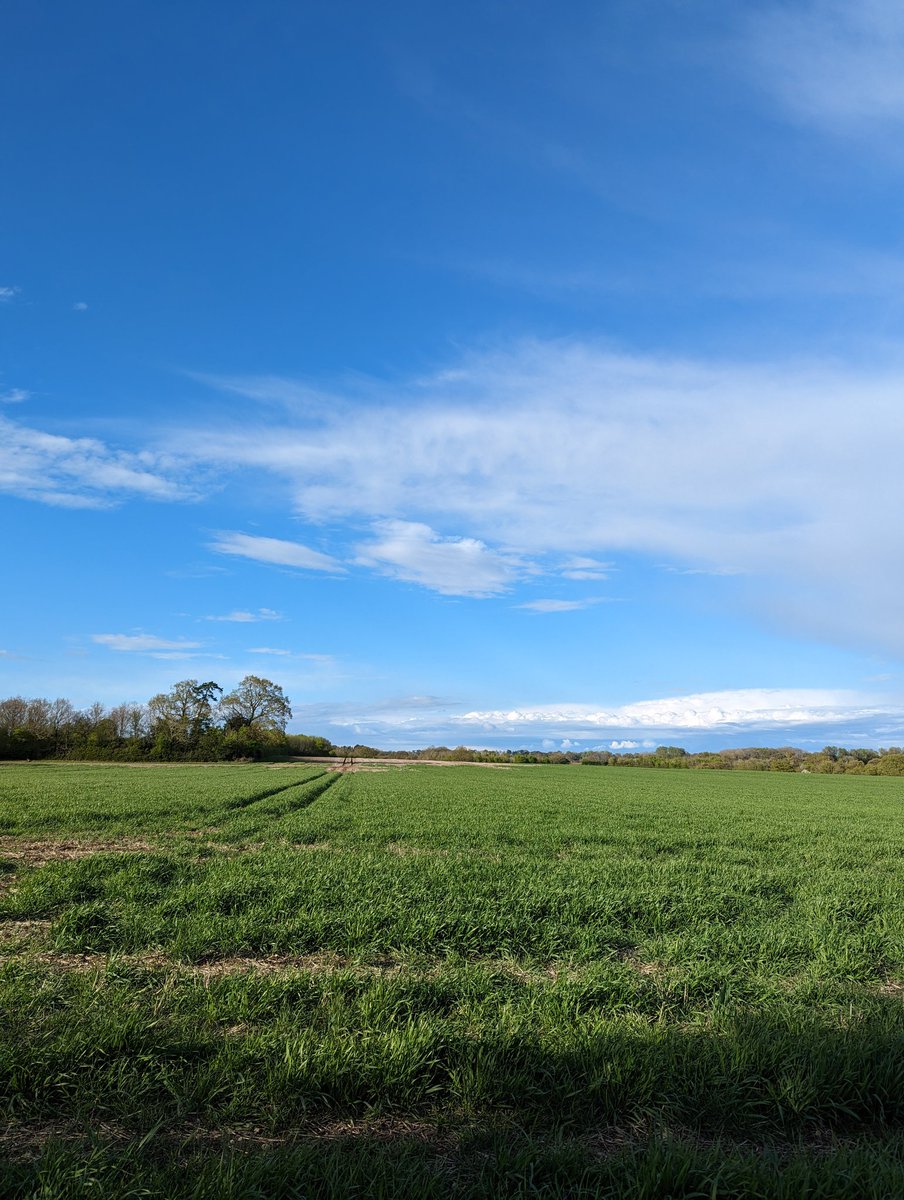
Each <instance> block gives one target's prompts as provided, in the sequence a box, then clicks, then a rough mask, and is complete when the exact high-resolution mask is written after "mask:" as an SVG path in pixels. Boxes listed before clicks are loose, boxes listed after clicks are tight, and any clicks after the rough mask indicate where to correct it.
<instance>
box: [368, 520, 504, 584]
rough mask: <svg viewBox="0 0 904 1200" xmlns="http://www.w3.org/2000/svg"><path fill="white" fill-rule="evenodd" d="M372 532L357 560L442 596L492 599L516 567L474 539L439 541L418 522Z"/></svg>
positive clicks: (380, 526)
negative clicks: (372, 537)
mask: <svg viewBox="0 0 904 1200" xmlns="http://www.w3.org/2000/svg"><path fill="white" fill-rule="evenodd" d="M375 529H376V533H377V536H376V537H375V538H374V539H373V540H372V541H370V542H365V543H363V544H362V545H360V546H359V547H358V557H357V558H356V560H355V561H356V562H358V563H360V564H361V565H363V566H371V567H376V568H377V569H378V570H379V571H381V573H382V574H384V575H389V576H390V577H392V578H393V579H401V580H405V581H406V582H408V583H419V584H421V585H422V586H423V587H428V588H431V589H432V590H433V591H436V592H440V593H441V594H442V595H445V596H471V597H486V596H496V595H498V594H499V593H500V592H504V591H505V590H506V589H507V588H508V587H509V586H510V585H511V584H512V583H513V582H514V580H515V578H516V576H517V572H518V569H519V566H520V564H519V563H518V561H517V560H516V559H515V558H513V557H512V556H510V555H505V554H500V553H497V552H495V551H493V550H490V549H488V547H487V546H486V545H485V544H484V543H483V542H481V541H479V540H478V539H477V538H469V537H441V536H440V535H439V534H437V533H435V532H434V530H432V529H431V528H430V526H429V525H423V524H420V523H419V522H415V521H397V520H395V521H380V522H378V523H377V525H376V526H375Z"/></svg>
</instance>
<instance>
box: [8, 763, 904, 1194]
mask: <svg viewBox="0 0 904 1200" xmlns="http://www.w3.org/2000/svg"><path fill="white" fill-rule="evenodd" d="M902 834H904V781H902V780H897V779H884V778H856V777H853V778H852V777H843V776H815V775H814V776H805V775H782V774H757V773H749V774H748V773H743V772H731V773H722V772H678V771H674V772H672V771H669V772H666V771H661V772H659V771H643V770H632V769H628V768H617V769H616V768H613V769H586V768H580V767H576V766H575V767H513V768H499V769H493V768H480V767H464V766H463V767H449V768H438V767H425V766H411V767H406V768H404V769H395V770H384V771H373V772H369V771H362V772H359V773H353V774H336V773H334V772H329V771H327V770H326V769H325V768H324V766H322V765H302V764H291V765H279V766H276V765H274V766H260V765H255V766H211V767H205V766H157V767H120V766H117V767H106V766H88V765H69V764H60V765H47V764H35V765H27V766H20V765H8V766H0V955H2V965H0V1012H2V1027H0V1102H2V1105H3V1110H4V1112H3V1116H4V1129H5V1131H4V1132H3V1133H2V1134H0V1149H2V1154H3V1167H2V1174H0V1194H2V1195H3V1196H4V1197H5V1196H9V1197H35V1198H37V1197H41V1198H42V1200H43V1198H50V1197H58V1196H59V1197H69V1196H73V1197H74V1196H89V1195H90V1196H98V1195H102V1196H104V1197H113V1198H119V1197H127V1196H128V1197H138V1196H142V1197H148V1196H153V1197H170V1196H178V1197H182V1196H184V1197H189V1196H191V1197H194V1196H203V1197H208V1196H209V1197H211V1200H213V1198H214V1197H217V1198H219V1197H246V1196H247V1197H266V1196H297V1197H346V1196H353V1197H362V1198H363V1197H387V1198H388V1197H400V1198H403V1200H404V1198H411V1200H414V1198H421V1197H447V1196H452V1197H469V1198H470V1197H487V1198H489V1197H497V1196H504V1197H507V1196H512V1197H514V1196H524V1197H528V1196H531V1197H535V1196H542V1197H595V1196H604V1197H609V1196H611V1197H613V1198H614V1197H619V1198H620V1197H638V1198H652V1197H663V1198H665V1197H739V1198H740V1197H745V1198H746V1197H786V1198H787V1200H798V1198H812V1200H816V1198H824V1200H836V1198H844V1197H850V1198H851V1200H855V1198H856V1200H863V1198H865V1197H873V1198H879V1197H888V1198H892V1197H895V1198H896V1200H897V1198H898V1197H900V1196H901V1195H902V1194H904V887H902V882H904V872H902V866H904V837H902Z"/></svg>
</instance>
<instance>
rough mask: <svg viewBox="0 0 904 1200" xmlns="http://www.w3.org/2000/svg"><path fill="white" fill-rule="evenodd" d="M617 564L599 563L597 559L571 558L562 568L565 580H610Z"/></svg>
mask: <svg viewBox="0 0 904 1200" xmlns="http://www.w3.org/2000/svg"><path fill="white" fill-rule="evenodd" d="M614 569H615V563H611V562H599V561H598V560H597V559H595V558H581V557H577V558H571V559H569V560H568V562H566V563H564V564H563V565H562V568H561V575H562V577H563V579H608V578H609V572H610V571H612V570H614Z"/></svg>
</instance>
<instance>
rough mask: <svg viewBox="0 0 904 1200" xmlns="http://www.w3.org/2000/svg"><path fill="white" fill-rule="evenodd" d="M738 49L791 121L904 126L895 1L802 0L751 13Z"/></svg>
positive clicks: (858, 128)
mask: <svg viewBox="0 0 904 1200" xmlns="http://www.w3.org/2000/svg"><path fill="white" fill-rule="evenodd" d="M745 33H746V36H745V50H746V53H748V54H749V55H750V56H751V59H752V62H753V66H754V69H755V71H756V73H757V75H758V77H759V79H760V81H761V82H762V83H763V84H764V85H765V86H766V87H767V88H768V89H769V90H770V91H771V92H772V93H773V94H774V95H775V96H776V98H777V99H778V101H779V102H780V103H781V104H782V105H783V106H784V108H785V109H786V110H787V111H788V112H789V113H790V114H791V115H792V116H793V117H794V118H795V119H797V120H799V121H802V122H804V123H807V124H813V125H818V126H820V127H821V128H823V129H827V130H829V131H831V132H836V133H860V132H862V131H864V130H866V131H867V132H868V133H875V131H876V129H877V128H881V127H882V125H886V126H896V125H899V124H900V123H901V122H902V121H904V70H902V62H904V8H902V6H901V4H900V3H899V0H809V2H798V3H795V4H791V5H788V4H782V5H772V6H769V7H766V8H765V9H760V10H758V11H756V10H755V11H754V12H753V14H752V15H751V16H750V17H749V20H748V22H747V25H746V30H745Z"/></svg>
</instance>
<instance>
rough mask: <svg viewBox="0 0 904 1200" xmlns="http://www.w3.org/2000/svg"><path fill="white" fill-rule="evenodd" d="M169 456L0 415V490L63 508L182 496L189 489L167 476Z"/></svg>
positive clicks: (189, 495)
mask: <svg viewBox="0 0 904 1200" xmlns="http://www.w3.org/2000/svg"><path fill="white" fill-rule="evenodd" d="M173 470H174V464H173V461H172V459H170V458H169V457H168V456H165V455H156V454H150V453H148V452H140V453H131V452H129V451H125V450H114V449H111V448H110V447H108V446H106V445H105V444H104V443H103V442H101V441H98V440H97V439H95V438H69V437H60V436H58V435H56V434H50V433H43V432H42V431H41V430H38V429H29V428H28V427H27V426H25V425H21V424H19V423H17V422H14V421H11V420H9V419H8V418H7V417H0V492H7V493H9V494H11V495H14V496H19V497H21V498H22V499H26V500H38V501H40V502H42V503H44V504H53V505H58V506H62V507H65V508H102V507H106V506H108V505H110V504H112V503H115V502H116V501H118V500H121V499H123V498H125V497H128V496H132V497H141V498H143V499H145V500H185V499H192V498H193V497H194V496H195V494H196V493H195V492H194V490H193V488H192V487H191V486H189V485H183V484H182V483H181V482H178V481H177V480H176V479H174V478H169V477H168V474H170V473H173Z"/></svg>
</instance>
